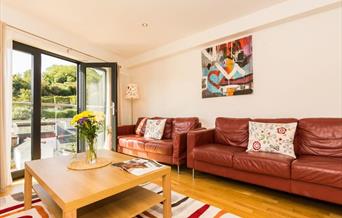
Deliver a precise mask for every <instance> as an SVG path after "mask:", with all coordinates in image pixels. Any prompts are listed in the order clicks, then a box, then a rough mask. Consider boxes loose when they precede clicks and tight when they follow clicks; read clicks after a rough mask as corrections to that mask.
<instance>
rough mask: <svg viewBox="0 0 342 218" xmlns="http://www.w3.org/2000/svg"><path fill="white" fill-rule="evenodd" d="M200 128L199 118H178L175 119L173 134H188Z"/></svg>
mask: <svg viewBox="0 0 342 218" xmlns="http://www.w3.org/2000/svg"><path fill="white" fill-rule="evenodd" d="M200 126H201V124H200V122H199V119H198V117H178V118H175V119H173V123H172V134H176V133H178V134H179V133H186V132H189V131H190V130H192V129H196V128H199V127H200Z"/></svg>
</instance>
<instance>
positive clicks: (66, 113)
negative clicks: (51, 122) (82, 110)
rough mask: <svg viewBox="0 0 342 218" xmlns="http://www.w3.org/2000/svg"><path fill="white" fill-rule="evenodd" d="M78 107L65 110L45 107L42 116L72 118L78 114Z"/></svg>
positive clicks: (47, 117) (46, 117)
mask: <svg viewBox="0 0 342 218" xmlns="http://www.w3.org/2000/svg"><path fill="white" fill-rule="evenodd" d="M76 112H77V111H76V109H64V110H51V109H43V110H42V118H45V119H49V118H55V116H56V117H57V118H72V117H73V116H75V115H76Z"/></svg>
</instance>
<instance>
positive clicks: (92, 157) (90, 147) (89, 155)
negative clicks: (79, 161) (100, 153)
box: [86, 138, 97, 164]
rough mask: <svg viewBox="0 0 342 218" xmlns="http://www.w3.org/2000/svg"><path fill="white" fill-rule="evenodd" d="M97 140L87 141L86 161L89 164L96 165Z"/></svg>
mask: <svg viewBox="0 0 342 218" xmlns="http://www.w3.org/2000/svg"><path fill="white" fill-rule="evenodd" d="M95 142H96V138H93V139H92V138H90V139H87V140H86V161H87V163H88V164H96V159H97V153H96V152H97V151H96V143H95Z"/></svg>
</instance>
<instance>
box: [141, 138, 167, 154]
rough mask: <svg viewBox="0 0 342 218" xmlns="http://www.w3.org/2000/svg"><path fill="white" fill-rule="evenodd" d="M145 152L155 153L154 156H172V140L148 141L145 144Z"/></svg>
mask: <svg viewBox="0 0 342 218" xmlns="http://www.w3.org/2000/svg"><path fill="white" fill-rule="evenodd" d="M145 151H147V152H151V153H156V154H165V155H172V151H173V143H172V140H171V139H163V140H148V142H146V143H145Z"/></svg>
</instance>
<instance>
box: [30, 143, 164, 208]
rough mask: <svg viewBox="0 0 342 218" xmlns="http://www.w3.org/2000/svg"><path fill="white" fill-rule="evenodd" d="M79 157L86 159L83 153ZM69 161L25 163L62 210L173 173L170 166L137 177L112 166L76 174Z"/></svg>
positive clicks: (108, 154) (106, 154)
mask: <svg viewBox="0 0 342 218" xmlns="http://www.w3.org/2000/svg"><path fill="white" fill-rule="evenodd" d="M78 155H79V157H78V158H84V153H83V154H78ZM98 156H99V157H103V158H108V159H110V160H111V161H112V163H117V162H122V161H125V160H130V159H133V158H134V157H132V156H128V155H124V154H120V153H117V152H112V151H106V150H101V151H99V152H98ZM70 161H71V156H60V157H55V158H48V159H42V160H34V161H29V162H26V164H25V166H26V168H25V169H26V170H28V172H29V173H30V174H31V175H32V176H33V178H34V179H36V180H37V182H38V183H39V184H40V185H41V186H42V187H43V188H44V189H45V191H46V192H47V193H48V194H49V195H50V196H51V197H52V198H53V199H54V200H55V201H56V203H57V204H58V205H59V206H60V207H61V208H63V209H66V208H79V207H82V206H85V205H88V204H90V203H93V202H96V201H98V200H101V199H104V198H106V197H109V196H112V195H114V194H116V193H120V192H122V191H125V190H127V189H130V188H133V187H135V186H138V185H140V184H143V183H145V182H149V181H152V180H154V179H157V178H160V177H162V176H163V175H167V174H170V171H171V168H170V167H169V166H164V167H162V168H161V169H158V170H156V171H153V172H151V173H147V174H145V175H141V176H135V175H133V174H130V173H128V172H126V171H123V170H122V169H121V168H118V167H114V166H112V165H111V164H110V165H108V166H105V167H102V168H98V169H92V170H83V171H76V170H70V169H68V168H67V166H68V163H69V162H70Z"/></svg>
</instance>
